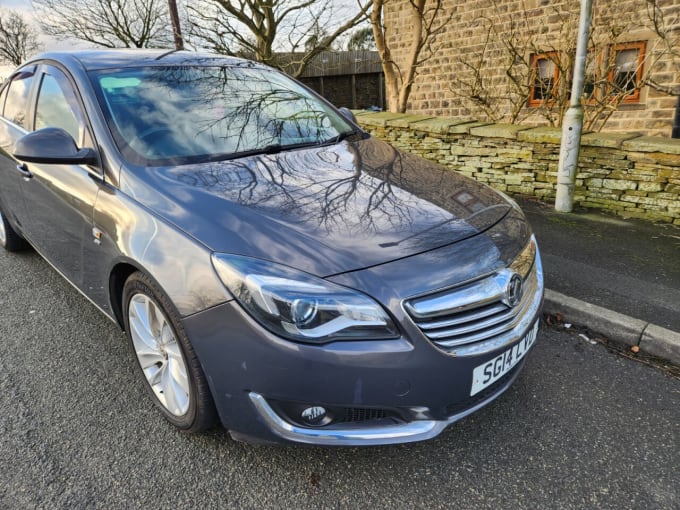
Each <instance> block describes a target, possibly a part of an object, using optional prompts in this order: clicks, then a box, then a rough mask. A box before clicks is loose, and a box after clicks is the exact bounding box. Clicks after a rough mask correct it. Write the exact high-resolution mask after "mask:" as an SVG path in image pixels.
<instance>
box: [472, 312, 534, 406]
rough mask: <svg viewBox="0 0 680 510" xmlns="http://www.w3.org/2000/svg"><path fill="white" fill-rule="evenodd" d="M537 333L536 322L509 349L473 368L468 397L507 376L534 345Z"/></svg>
mask: <svg viewBox="0 0 680 510" xmlns="http://www.w3.org/2000/svg"><path fill="white" fill-rule="evenodd" d="M537 333H538V321H536V324H534V327H533V328H531V331H529V332H528V333H527V334H526V335H525V336H524V338H522V339H521V340H520V341H519V342H518V343H516V344H515V345H513V346H512V347H511V348H510V349H508V350H507V351H505V352H502V353H501V354H499V355H498V356H496V357H495V358H493V359H491V360H489V361H487V362H486V363H483V364H481V365H479V366H478V367H477V368H475V369H474V370H473V371H472V388H471V389H470V396H472V395H475V394H477V393H479V392H480V391H482V390H483V389H484V388H486V387H487V386H490V385H492V384H493V383H495V382H496V381H497V380H498V379H500V378H501V377H503V376H504V375H505V374H507V373H508V371H510V370H511V369H512V367H514V366H515V365H517V363H519V362H520V360H521V359H522V358H523V357H524V356H525V355H526V353H527V352H529V349H531V346H532V345H534V342H536V334H537Z"/></svg>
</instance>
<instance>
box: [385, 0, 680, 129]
mask: <svg viewBox="0 0 680 510" xmlns="http://www.w3.org/2000/svg"><path fill="white" fill-rule="evenodd" d="M408 1H409V0H395V1H394V2H388V3H387V4H386V13H385V26H386V29H387V38H388V44H389V45H390V47H391V48H392V55H393V58H394V59H395V61H396V62H397V64H398V65H401V66H403V65H404V64H405V60H406V55H407V54H408V50H409V45H410V40H409V37H408V34H409V28H410V26H411V22H410V21H409V18H408V11H407V9H406V5H407V3H408ZM579 7H580V6H579V2H578V1H576V0H571V1H565V0H557V1H550V0H468V1H466V2H459V1H457V0H444V13H443V14H441V17H442V18H444V19H446V18H447V17H448V16H451V19H450V21H449V22H448V23H447V24H446V26H445V27H444V28H443V30H442V31H441V32H440V34H439V35H438V37H437V39H436V42H435V44H434V47H433V50H434V51H433V55H432V57H431V58H430V59H429V60H427V61H426V62H425V63H424V64H423V65H422V67H421V68H420V69H419V74H418V76H417V78H416V82H415V84H414V87H413V90H412V92H411V96H410V98H409V105H408V111H409V112H410V113H415V114H425V115H437V116H440V115H441V116H447V117H454V118H475V119H478V120H482V121H495V122H511V123H519V124H528V125H559V123H560V120H559V119H560V117H561V113H562V112H563V111H564V110H565V109H566V106H567V105H568V99H569V90H570V85H571V80H570V72H571V69H572V67H573V55H574V50H575V45H576V37H577V35H576V34H577V26H578V19H579ZM587 69H588V70H587V77H586V94H585V96H586V97H585V98H584V104H585V105H586V119H585V122H586V129H590V130H594V131H598V130H602V131H610V132H616V131H619V132H621V131H639V132H641V133H644V134H647V135H653V136H657V135H658V136H671V132H672V129H673V125H674V117H675V116H676V110H677V109H678V108H680V103H679V102H678V97H677V96H678V95H680V2H679V1H678V0H656V2H655V3H654V2H651V3H650V2H649V1H648V0H596V1H595V2H594V6H593V20H592V26H591V44H590V49H589V56H588V63H587ZM650 84H651V85H650ZM679 115H680V114H679ZM676 122H677V120H676ZM676 131H677V129H676Z"/></svg>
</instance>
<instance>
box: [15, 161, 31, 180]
mask: <svg viewBox="0 0 680 510" xmlns="http://www.w3.org/2000/svg"><path fill="white" fill-rule="evenodd" d="M17 170H19V173H20V174H21V175H23V176H24V180H25V181H27V180H29V179H30V178H31V177H33V174H32V173H31V171H30V170H29V169H28V167H27V166H26V163H21V164H20V165H17Z"/></svg>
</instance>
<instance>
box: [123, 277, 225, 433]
mask: <svg viewBox="0 0 680 510" xmlns="http://www.w3.org/2000/svg"><path fill="white" fill-rule="evenodd" d="M123 313H124V316H125V331H126V333H127V337H128V340H129V341H130V345H131V346H132V349H133V351H134V352H135V355H136V357H137V361H138V366H139V368H140V371H141V374H142V376H143V380H144V383H145V386H146V388H147V390H148V391H149V392H150V394H151V396H152V398H153V401H154V403H155V404H156V406H157V407H158V408H159V409H160V410H161V412H162V413H163V415H164V416H165V418H166V419H167V420H168V421H169V422H170V423H172V424H173V425H174V426H175V427H177V428H178V429H180V430H182V431H184V432H192V433H193V432H202V431H204V430H207V429H209V428H211V427H212V426H213V425H214V424H215V421H216V416H217V413H216V411H215V404H214V402H213V399H212V396H211V394H210V389H209V387H208V383H207V381H206V378H205V375H204V374H203V370H202V369H201V365H200V363H199V361H198V358H197V357H196V354H195V352H194V350H193V348H192V346H191V343H190V342H189V339H188V338H187V336H186V333H185V332H184V329H183V328H182V324H181V322H180V320H179V316H178V314H177V312H176V310H175V307H174V306H173V304H172V303H171V301H170V299H169V298H168V297H167V295H166V294H165V293H164V292H163V291H162V290H161V289H160V288H159V287H158V285H156V283H155V282H154V281H152V280H151V278H149V277H148V276H146V275H145V274H144V273H141V272H139V271H138V272H135V273H133V274H132V275H130V277H129V278H128V279H127V281H126V282H125V286H124V288H123Z"/></svg>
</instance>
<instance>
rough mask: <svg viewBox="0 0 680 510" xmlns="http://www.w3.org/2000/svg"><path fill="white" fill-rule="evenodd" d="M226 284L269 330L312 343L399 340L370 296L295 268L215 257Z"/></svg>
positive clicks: (236, 258)
mask: <svg viewBox="0 0 680 510" xmlns="http://www.w3.org/2000/svg"><path fill="white" fill-rule="evenodd" d="M212 263H213V266H214V267H215V271H216V272H217V274H218V275H219V277H220V279H221V280H222V283H224V285H225V286H226V287H227V289H229V291H230V292H231V293H232V295H233V296H234V297H235V298H236V300H237V301H238V302H239V303H240V304H241V305H242V306H243V308H245V310H246V311H247V312H248V313H249V314H250V315H252V316H253V317H254V318H255V319H256V320H257V321H258V322H259V323H260V324H262V325H263V326H264V327H265V328H267V329H268V330H270V331H272V332H273V333H276V334H277V335H280V336H283V337H285V338H289V339H291V340H296V341H299V342H308V343H325V342H331V341H334V340H373V339H384V338H396V337H398V336H399V335H398V333H397V328H396V327H395V325H394V323H393V322H392V320H391V319H390V317H389V316H388V315H387V313H386V312H385V310H383V309H382V307H381V306H380V305H379V304H378V303H376V302H375V301H373V300H372V299H371V298H369V297H368V296H366V295H364V294H361V293H359V292H357V291H354V290H351V289H348V288H346V287H341V286H339V285H336V284H334V283H330V282H327V281H326V280H323V279H321V278H316V277H314V276H311V275H309V274H307V273H303V272H301V271H297V270H295V269H292V268H289V267H286V266H281V265H278V264H273V263H271V262H266V261H263V260H259V259H253V258H250V257H243V256H239V255H228V254H223V253H215V254H213V256H212Z"/></svg>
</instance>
